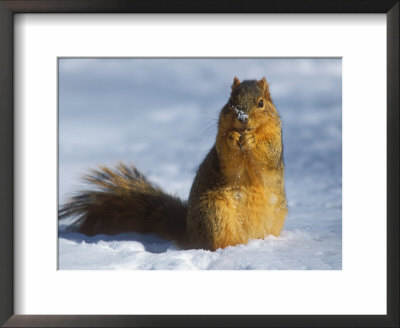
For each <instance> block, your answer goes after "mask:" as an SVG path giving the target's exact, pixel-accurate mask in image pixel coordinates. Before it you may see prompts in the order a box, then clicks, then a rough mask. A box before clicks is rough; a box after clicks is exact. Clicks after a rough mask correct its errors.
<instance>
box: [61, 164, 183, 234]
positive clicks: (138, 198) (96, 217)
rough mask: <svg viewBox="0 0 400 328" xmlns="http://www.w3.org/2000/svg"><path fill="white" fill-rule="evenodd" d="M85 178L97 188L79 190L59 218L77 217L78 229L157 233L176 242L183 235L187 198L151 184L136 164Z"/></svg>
mask: <svg viewBox="0 0 400 328" xmlns="http://www.w3.org/2000/svg"><path fill="white" fill-rule="evenodd" d="M84 179H85V180H86V181H87V182H89V183H91V184H94V185H95V186H96V187H97V189H96V190H89V191H83V192H80V193H79V194H78V195H76V196H75V197H73V198H72V199H71V200H70V201H69V202H68V203H67V204H65V205H64V206H63V207H62V208H61V209H60V210H59V219H63V218H66V217H70V216H71V217H76V218H77V220H76V223H77V224H78V227H79V228H78V229H79V232H81V233H84V234H86V235H89V236H92V235H96V234H107V235H114V234H118V233H123V232H139V233H156V234H158V235H159V236H161V237H163V238H166V239H170V240H175V241H177V242H180V241H182V240H183V239H184V237H185V234H186V216H187V204H186V202H183V201H182V200H180V199H179V198H177V197H174V196H172V195H169V194H167V193H165V192H164V191H162V190H161V189H160V188H158V187H155V186H153V185H152V184H150V183H149V182H148V181H147V180H146V179H145V177H144V176H143V175H142V174H141V173H140V172H139V171H138V170H137V169H136V168H135V167H133V166H129V167H128V166H126V165H124V164H122V163H121V164H119V166H118V167H117V168H116V169H114V170H111V169H109V168H107V167H100V168H99V169H98V170H92V172H91V174H90V175H87V176H85V177H84Z"/></svg>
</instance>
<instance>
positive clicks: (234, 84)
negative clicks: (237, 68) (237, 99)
mask: <svg viewBox="0 0 400 328" xmlns="http://www.w3.org/2000/svg"><path fill="white" fill-rule="evenodd" d="M239 84H240V81H239V79H238V78H237V77H236V76H235V77H234V78H233V84H232V89H233V88H234V87H236V86H237V85H239Z"/></svg>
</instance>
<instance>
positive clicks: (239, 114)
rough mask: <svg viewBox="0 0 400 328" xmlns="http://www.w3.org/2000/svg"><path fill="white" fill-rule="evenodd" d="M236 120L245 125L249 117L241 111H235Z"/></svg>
mask: <svg viewBox="0 0 400 328" xmlns="http://www.w3.org/2000/svg"><path fill="white" fill-rule="evenodd" d="M237 118H238V120H239V121H240V122H241V123H243V124H245V123H247V122H248V121H249V115H247V114H246V112H244V111H242V110H238V111H237Z"/></svg>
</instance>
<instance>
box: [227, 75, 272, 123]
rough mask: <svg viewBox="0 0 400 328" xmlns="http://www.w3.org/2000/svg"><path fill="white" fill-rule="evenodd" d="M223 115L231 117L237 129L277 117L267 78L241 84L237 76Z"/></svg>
mask: <svg viewBox="0 0 400 328" xmlns="http://www.w3.org/2000/svg"><path fill="white" fill-rule="evenodd" d="M222 114H223V115H228V116H231V117H232V118H233V123H234V125H235V126H236V127H237V128H240V127H241V126H242V127H245V126H247V125H250V126H255V125H257V124H259V123H262V121H265V120H267V119H268V117H276V116H277V115H278V113H277V112H276V109H275V107H274V105H273V103H272V100H271V95H270V92H269V87H268V83H267V81H266V79H265V77H263V78H262V79H261V80H259V81H257V80H245V81H243V82H240V81H239V79H238V78H237V77H236V76H235V78H234V80H233V84H232V92H231V95H230V98H229V101H228V103H227V104H226V106H225V107H224V109H223V112H222Z"/></svg>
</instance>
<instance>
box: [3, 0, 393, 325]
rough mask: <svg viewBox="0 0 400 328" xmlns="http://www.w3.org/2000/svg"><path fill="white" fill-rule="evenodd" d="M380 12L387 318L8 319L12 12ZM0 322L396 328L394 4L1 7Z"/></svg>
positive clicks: (290, 1)
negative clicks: (382, 15)
mask: <svg viewBox="0 0 400 328" xmlns="http://www.w3.org/2000/svg"><path fill="white" fill-rule="evenodd" d="M56 12H57V13H386V16H387V67H388V69H387V86H388V87H387V154H388V157H387V244H388V246H387V315H381V316H378V315H368V316H359V315H354V316H353V315H352V316H340V315H337V316H332V315H327V316H321V315H318V316H312V315H305V316H304V315H303V316H297V315H293V316H279V315H268V316H263V315H252V316H243V315H240V316H223V315H218V316H202V315H196V316H179V315H169V316H165V315H162V316H145V315H134V316H130V315H117V316H113V315H100V316H97V315H96V316H90V315H35V316H31V315H14V306H13V303H14V296H13V290H14V289H13V284H14V282H13V281H14V270H13V246H14V245H13V242H14V241H13V215H14V210H13V207H14V203H13V199H14V198H13V192H14V185H13V184H14V180H13V175H14V170H13V166H14V162H13V154H14V145H13V140H14V136H13V133H14V127H13V124H14V123H13V122H14V120H13V56H14V54H13V15H14V14H17V13H56ZM0 22H1V23H0V49H1V51H0V64H1V66H0V67H1V74H0V79H1V81H0V104H1V105H0V106H1V111H0V154H1V155H0V179H1V181H2V183H1V186H0V188H1V189H0V213H1V220H0V267H1V270H0V291H1V297H0V323H1V324H4V326H5V327H12V326H13V327H18V326H23V327H33V326H36V327H38V326H43V327H54V326H69V327H110V326H115V327H141V326H165V325H169V326H176V327H193V326H234V327H239V326H246V327H253V326H265V327H300V326H309V327H327V326H352V327H366V326H374V327H383V326H387V327H396V326H398V325H399V313H398V308H399V292H398V291H399V288H398V274H399V272H398V264H399V261H398V257H399V242H398V241H399V235H398V231H399V229H398V228H399V226H398V218H399V205H398V202H397V200H398V198H399V175H398V165H399V138H398V135H399V134H398V133H399V95H398V89H399V66H398V63H399V34H398V30H399V2H398V1H392V0H385V1H378V0H376V1H359V0H358V1H346V2H341V1H337V0H331V1H307V2H304V1H299V0H285V1H265V2H261V1H245V0H236V1H230V2H225V1H224V2H215V1H214V2H212V1H208V0H207V1H203V2H190V3H186V2H185V1H182V0H174V1H168V2H166V1H162V0H151V1H115V0H105V1H104V0H103V1H97V0H93V1H85V2H83V1H81V2H79V1H64V0H61V1H51V0H43V1H10V0H8V1H7V0H4V1H1V2H0Z"/></svg>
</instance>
